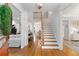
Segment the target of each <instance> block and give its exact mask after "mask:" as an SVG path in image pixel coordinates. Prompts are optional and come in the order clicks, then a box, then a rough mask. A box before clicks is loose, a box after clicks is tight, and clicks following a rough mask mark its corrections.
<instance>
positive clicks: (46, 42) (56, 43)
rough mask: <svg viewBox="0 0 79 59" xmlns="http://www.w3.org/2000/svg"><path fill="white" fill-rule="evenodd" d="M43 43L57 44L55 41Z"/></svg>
mask: <svg viewBox="0 0 79 59" xmlns="http://www.w3.org/2000/svg"><path fill="white" fill-rule="evenodd" d="M44 44H58V43H57V42H44Z"/></svg>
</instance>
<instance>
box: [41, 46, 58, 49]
mask: <svg viewBox="0 0 79 59" xmlns="http://www.w3.org/2000/svg"><path fill="white" fill-rule="evenodd" d="M42 49H59V47H58V46H42Z"/></svg>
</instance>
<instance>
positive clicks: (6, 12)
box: [0, 5, 12, 36]
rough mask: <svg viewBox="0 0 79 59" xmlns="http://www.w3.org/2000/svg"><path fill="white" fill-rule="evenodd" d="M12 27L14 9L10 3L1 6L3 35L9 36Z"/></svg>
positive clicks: (0, 22) (0, 24) (0, 25)
mask: <svg viewBox="0 0 79 59" xmlns="http://www.w3.org/2000/svg"><path fill="white" fill-rule="evenodd" d="M11 28H12V10H11V8H10V7H9V6H8V5H2V6H1V7H0V29H1V31H2V33H3V35H5V36H8V35H9V34H10V33H11Z"/></svg>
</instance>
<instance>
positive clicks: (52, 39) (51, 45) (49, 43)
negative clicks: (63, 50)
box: [41, 19, 59, 49]
mask: <svg viewBox="0 0 79 59" xmlns="http://www.w3.org/2000/svg"><path fill="white" fill-rule="evenodd" d="M42 23H43V24H42V33H41V34H42V36H41V37H42V38H41V39H42V49H59V46H58V43H57V40H56V24H55V22H54V21H53V22H51V21H49V20H48V19H44V20H43V22H42Z"/></svg>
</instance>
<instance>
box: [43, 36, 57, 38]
mask: <svg viewBox="0 0 79 59" xmlns="http://www.w3.org/2000/svg"><path fill="white" fill-rule="evenodd" d="M44 38H56V37H55V36H44Z"/></svg>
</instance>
